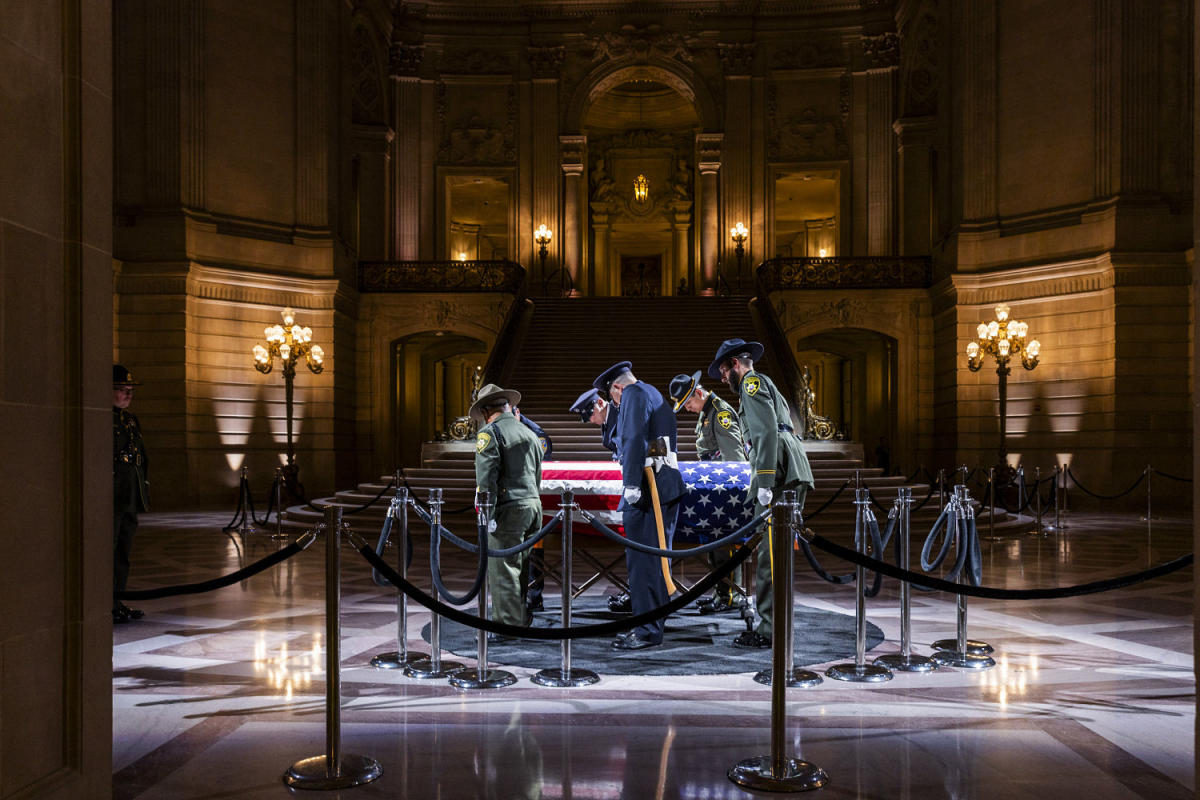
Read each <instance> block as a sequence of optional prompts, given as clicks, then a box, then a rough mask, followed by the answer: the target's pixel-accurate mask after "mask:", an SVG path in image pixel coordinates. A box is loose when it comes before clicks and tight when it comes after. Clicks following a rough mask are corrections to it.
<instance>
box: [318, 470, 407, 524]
mask: <svg viewBox="0 0 1200 800" xmlns="http://www.w3.org/2000/svg"><path fill="white" fill-rule="evenodd" d="M395 485H396V479H395V478H392V480H391V481H390V482H389V483H388V485H387V486H385V487H383V488H382V489H380V490H379V494H377V495H375V496H374V497H373V498H371V499H370V500H368V501H367V502H365V503H363V504H362V505H361V506H357V507H355V508H350V509H342V516H343V517H344V516H346V515H347V514H357V513H358V512H360V511H366V510H367V509H368V508H370V507H371V506H373V505H375V504H376V503H378V502H379V500H380V498H381V497H383V496H384V495H385V494H387V490H388V489H391V488H392V487H393V486H395ZM405 485H407V483H406V484H405ZM306 505H308V507H309V508H311V509H312V510H313V511H320V512H322V513H323V512H324V511H325V509H327V508H330V507H332V506H333V505H334V503H330V504H329V505H325V506H318V505H315V504H314V503H312V502H309V503H307V504H306Z"/></svg>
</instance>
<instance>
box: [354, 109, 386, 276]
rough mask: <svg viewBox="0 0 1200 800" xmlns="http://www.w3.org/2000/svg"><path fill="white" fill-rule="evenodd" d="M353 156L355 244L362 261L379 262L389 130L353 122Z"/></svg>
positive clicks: (383, 242)
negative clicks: (356, 180) (355, 164)
mask: <svg viewBox="0 0 1200 800" xmlns="http://www.w3.org/2000/svg"><path fill="white" fill-rule="evenodd" d="M351 137H352V142H353V146H354V157H355V159H356V160H357V161H358V196H357V197H355V198H353V200H354V203H355V214H354V217H355V220H356V222H357V228H358V230H357V231H356V232H355V234H356V236H355V240H356V241H355V246H356V248H357V250H358V257H359V259H360V260H363V261H382V260H384V259H386V258H387V256H388V245H389V242H388V238H389V237H388V222H389V220H390V219H391V191H390V190H389V187H388V180H389V179H390V177H391V170H390V166H391V147H392V139H393V135H392V131H391V129H390V128H385V127H383V126H381V125H354V126H352V129H351Z"/></svg>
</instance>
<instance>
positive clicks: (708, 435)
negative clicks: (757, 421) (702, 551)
mask: <svg viewBox="0 0 1200 800" xmlns="http://www.w3.org/2000/svg"><path fill="white" fill-rule="evenodd" d="M696 453H697V454H698V455H699V456H700V460H701V461H713V460H721V461H745V460H746V446H745V442H744V441H743V440H742V427H741V425H740V424H738V418H737V412H735V411H734V410H733V406H731V405H729V403H726V402H725V401H724V400H722V399H721V398H719V397H717V395H716V393H715V392H709V394H708V397H706V398H705V399H704V406H703V407H702V408H701V409H700V417H699V419H697V420H696ZM733 550H734V548H732V547H730V548H726V549H722V550H714V551H712V552H711V553H709V554H708V563H709V564H710V565H711V566H712V568H713V569H717V568H719V567H721V566H722V565H723V564H725V562H727V561H728V560H729V557H730V556H731V555H732V554H733ZM741 583H742V567H741V565H740V564H739V565H738V567H737V568H736V569H735V570H734V571H733V572H732V573H731V574H730V575H729V577H728V578H726V579H725V580H723V581H721V582H720V583H718V584H717V585H716V586H714V587H713V594H712V596H713V599H714V600H720V601H723V602H724V603H725V604H729V603H731V602H732V601H733V598H734V595H735V593H736V591H737V589H736V587H737V586H740V585H741Z"/></svg>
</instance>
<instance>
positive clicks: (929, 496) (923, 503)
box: [911, 470, 937, 511]
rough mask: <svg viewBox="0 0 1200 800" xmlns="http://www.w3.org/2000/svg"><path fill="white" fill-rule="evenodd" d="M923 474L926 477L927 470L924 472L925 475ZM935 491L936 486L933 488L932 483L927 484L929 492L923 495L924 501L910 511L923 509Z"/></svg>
mask: <svg viewBox="0 0 1200 800" xmlns="http://www.w3.org/2000/svg"><path fill="white" fill-rule="evenodd" d="M925 474H926V475H928V474H929V472H928V470H926V473H925ZM936 490H937V487H936V486H934V485H933V482H932V481H931V482H930V483H929V491H928V492H926V493H925V499H924V500H922V501H921V502H919V503H917V504H916V505H915V506H913V507H912V509H911V511H920V510H921V509H922V508H924V507H925V504H926V503H928V502H929V500H930V499H931V498H932V497H933V493H934V492H935V491H936Z"/></svg>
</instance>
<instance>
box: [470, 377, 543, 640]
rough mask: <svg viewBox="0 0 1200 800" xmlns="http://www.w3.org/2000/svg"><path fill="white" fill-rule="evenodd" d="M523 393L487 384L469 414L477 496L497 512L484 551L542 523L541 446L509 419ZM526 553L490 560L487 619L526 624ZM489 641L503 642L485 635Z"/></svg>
mask: <svg viewBox="0 0 1200 800" xmlns="http://www.w3.org/2000/svg"><path fill="white" fill-rule="evenodd" d="M520 400H521V393H520V392H517V391H513V390H512V389H501V388H500V387H499V386H496V385H495V384H492V383H489V384H488V385H486V386H484V387H483V388H481V389H480V390H479V395H478V397H477V399H476V400H475V402H474V403H473V404H472V405H471V410H470V415H471V417H472V418H473V419H474V420H475V421H476V423H477V424H478V425H479V433H478V435H477V436H476V437H475V486H476V491H480V492H483V491H486V492H489V493H491V497H492V501H493V502H494V503H495V510H494V511H493V513H492V520H491V523H490V524H489V526H488V549H490V550H500V549H503V548H508V547H514V546H516V545H518V544H520V543H521V542H523V541H525V540H526V539H528V538H529V537H530V536H533V535H534V534H536V533H537V532H538V530H539V529H540V528H541V523H542V500H541V492H540V487H541V482H542V446H541V443H540V442H538V438H537V437H536V436H534V434H533V431H531V430H529V428H527V427H525V426H524V425H522V424H521V423H520V422H518V421H517V418H516V417H515V416H513V413H512V410H513V408H515V407H516V405H517V403H518V402H520ZM525 557H526V553H518V554H516V555H511V556H507V557H504V558H496V557H493V558H490V559H488V586H489V588H490V590H491V596H492V613H491V619H492V620H494V621H496V622H503V623H505V624H508V625H528V624H529V623H530V621H531V615H530V614H529V612H528V611H527V610H526V608H525V601H524V599H523V595H524V591H523V588H522V586H521V574H522V570H523V568H524V565H525ZM488 638H489V640H490V641H499V640H500V639H502V638H503V637H500V636H497V635H495V634H491V635H489V637H488Z"/></svg>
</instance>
